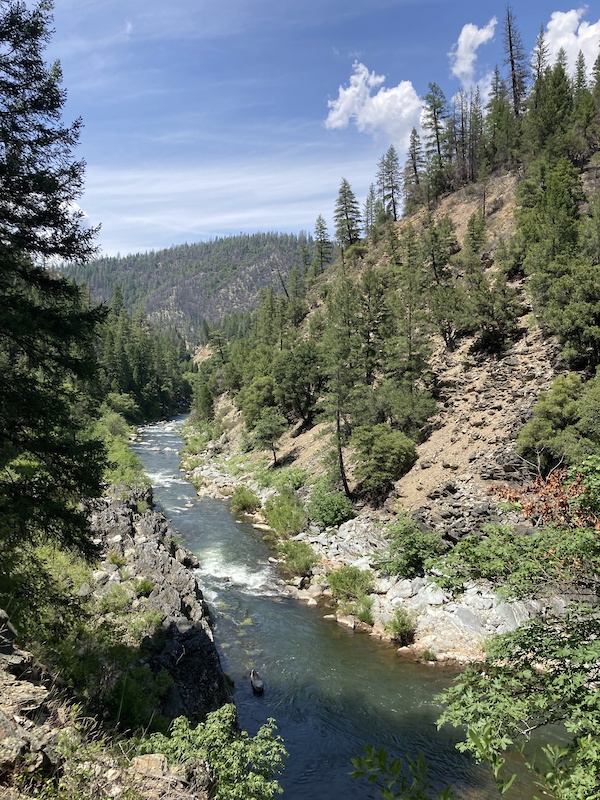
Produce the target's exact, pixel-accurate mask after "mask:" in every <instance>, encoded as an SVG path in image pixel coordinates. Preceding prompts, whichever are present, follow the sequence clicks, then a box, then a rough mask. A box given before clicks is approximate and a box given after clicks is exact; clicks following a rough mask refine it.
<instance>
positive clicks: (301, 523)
mask: <svg viewBox="0 0 600 800" xmlns="http://www.w3.org/2000/svg"><path fill="white" fill-rule="evenodd" d="M264 514H265V519H266V520H267V524H268V525H269V527H271V528H273V530H274V531H275V532H276V533H278V534H279V535H280V536H286V537H287V536H295V535H296V534H298V533H300V532H301V531H303V530H304V529H305V528H306V526H307V524H308V517H307V516H306V512H305V510H304V507H303V505H302V502H301V500H300V498H299V497H297V495H295V494H294V492H293V491H292V490H291V489H284V491H283V492H281V494H277V495H274V496H273V497H269V499H268V500H267V502H266V503H265V505H264Z"/></svg>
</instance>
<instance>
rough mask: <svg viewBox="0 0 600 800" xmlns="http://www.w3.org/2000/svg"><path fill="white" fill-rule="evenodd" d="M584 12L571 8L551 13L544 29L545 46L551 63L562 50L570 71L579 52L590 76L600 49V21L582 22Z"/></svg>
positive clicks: (583, 9)
mask: <svg viewBox="0 0 600 800" xmlns="http://www.w3.org/2000/svg"><path fill="white" fill-rule="evenodd" d="M586 10H587V9H586V8H578V9H574V8H573V9H571V11H554V12H552V15H551V17H550V22H549V23H548V25H547V27H546V44H547V46H548V53H549V56H550V60H551V61H554V59H555V58H556V56H557V54H558V51H559V50H560V48H561V47H562V48H563V49H564V51H565V53H566V54H567V63H568V65H569V69H570V70H571V71H573V70H574V67H575V62H576V60H577V56H578V54H579V51H580V50H581V52H582V53H583V55H584V57H585V63H586V66H587V70H588V75H591V73H592V68H593V66H594V62H595V60H596V58H597V57H598V51H599V49H600V20H597V21H596V22H593V23H590V22H586V21H583V17H584V15H585V13H586Z"/></svg>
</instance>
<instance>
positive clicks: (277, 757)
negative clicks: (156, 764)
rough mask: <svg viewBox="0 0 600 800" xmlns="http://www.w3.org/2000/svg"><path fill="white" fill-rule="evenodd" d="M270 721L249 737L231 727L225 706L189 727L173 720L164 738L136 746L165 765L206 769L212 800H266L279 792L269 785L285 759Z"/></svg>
mask: <svg viewBox="0 0 600 800" xmlns="http://www.w3.org/2000/svg"><path fill="white" fill-rule="evenodd" d="M275 729H276V728H275V720H273V719H269V720H268V721H267V722H266V723H265V724H264V725H263V726H262V727H261V728H260V729H259V730H258V732H257V734H256V736H254V737H250V736H249V735H248V733H247V732H246V731H240V730H239V728H238V726H237V717H236V710H235V706H234V705H232V704H228V705H225V706H222V707H221V708H220V709H218V710H217V711H213V712H212V713H211V714H209V715H208V717H207V719H206V722H204V723H200V724H199V725H197V726H196V727H193V726H192V724H191V723H190V721H189V720H188V719H186V718H185V717H178V718H177V719H176V720H175V721H174V722H173V725H172V727H171V732H170V735H169V736H165V735H164V734H159V733H156V734H153V735H152V736H150V737H149V738H148V739H146V740H144V741H142V742H141V745H140V752H142V753H156V752H159V753H163V754H164V755H165V756H166V757H167V760H168V761H169V763H170V764H181V763H186V764H188V765H190V766H192V765H193V764H196V765H201V764H203V765H204V766H206V765H208V769H209V773H210V775H211V776H212V779H213V781H214V794H211V797H214V800H270V798H272V797H274V795H275V794H276V793H279V794H281V792H282V791H283V790H282V789H281V787H280V785H279V783H278V782H277V780H275V779H274V776H275V775H278V774H279V773H280V772H281V770H282V767H283V759H284V757H285V756H286V755H287V752H286V750H285V747H284V745H283V741H282V739H281V737H280V736H277V735H275V733H274V731H275Z"/></svg>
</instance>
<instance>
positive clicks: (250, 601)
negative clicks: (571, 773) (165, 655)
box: [133, 417, 532, 800]
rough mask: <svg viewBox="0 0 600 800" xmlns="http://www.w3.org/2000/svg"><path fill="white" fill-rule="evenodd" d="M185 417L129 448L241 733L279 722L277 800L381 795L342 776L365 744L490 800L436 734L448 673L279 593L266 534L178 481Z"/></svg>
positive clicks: (488, 790) (480, 778) (472, 769)
mask: <svg viewBox="0 0 600 800" xmlns="http://www.w3.org/2000/svg"><path fill="white" fill-rule="evenodd" d="M183 420H184V418H183V417H181V418H178V419H176V420H174V421H172V422H170V423H159V424H155V425H151V426H148V427H146V428H144V429H143V432H142V435H141V438H140V440H139V441H138V442H136V444H135V445H134V447H133V449H134V450H135V452H136V453H137V454H138V455H139V456H140V458H141V459H142V462H143V464H144V467H145V469H146V471H147V473H148V475H149V477H150V479H151V481H152V485H153V487H154V497H155V500H156V503H157V505H158V506H159V508H161V509H162V510H163V511H164V513H165V514H166V516H167V517H168V518H169V519H170V520H171V522H172V525H173V527H174V528H175V530H176V532H177V533H179V534H180V535H181V536H182V537H183V539H184V542H185V546H186V547H187V548H188V549H189V550H191V551H193V552H194V553H195V554H196V555H197V556H198V558H199V560H200V563H201V567H200V569H199V570H198V572H199V575H198V579H199V583H200V585H201V587H202V590H203V592H204V595H205V598H206V600H207V601H208V603H209V605H210V606H211V607H212V609H214V616H215V640H216V643H217V646H218V648H219V652H220V655H221V660H222V663H223V668H224V670H225V671H226V672H227V674H228V675H229V676H230V678H231V679H232V680H233V681H234V686H235V688H234V700H235V704H236V706H237V709H238V714H239V718H240V723H241V725H242V727H243V728H244V729H245V730H247V731H248V732H249V733H250V734H252V735H253V734H254V733H256V731H257V729H258V728H259V727H260V726H261V725H262V724H263V723H264V722H265V721H266V720H267V719H268V718H269V717H274V718H275V719H276V721H277V727H278V732H279V734H280V735H281V736H282V737H283V739H284V741H285V745H286V749H287V750H288V752H289V758H288V759H287V763H286V769H285V772H284V774H283V775H282V777H281V779H280V782H281V784H282V786H283V788H284V795H283V797H284V800H308V798H321V797H322V798H327V799H328V800H342V798H343V799H344V800H366V798H371V797H373V798H374V797H378V796H379V794H378V792H377V791H376V789H374V788H373V787H372V786H370V785H369V784H367V783H366V782H364V781H359V780H357V779H354V778H351V777H350V775H349V773H350V771H351V769H352V765H351V763H350V758H351V757H352V756H356V755H359V754H361V753H362V752H363V749H364V746H365V745H367V744H372V745H375V746H376V747H380V746H384V747H385V748H386V749H387V752H388V754H389V755H390V756H391V757H394V758H397V757H402V756H405V755H412V756H416V755H417V754H418V753H423V754H424V755H425V756H426V758H427V760H428V762H429V765H430V777H431V779H432V784H433V785H434V786H435V787H437V788H442V787H443V786H445V785H450V786H451V787H452V788H453V790H454V792H455V796H456V797H457V798H462V799H463V800H475V798H477V799H478V800H491V799H492V798H497V797H498V794H497V793H496V791H495V789H494V788H493V785H492V783H491V781H490V778H489V775H488V772H487V770H486V769H484V768H483V767H480V766H478V765H477V764H475V763H474V762H473V761H472V760H471V759H469V758H467V757H466V756H465V755H463V754H461V753H459V752H458V751H457V750H456V749H455V747H454V744H455V741H456V738H455V734H454V732H453V731H452V730H448V731H446V730H443V731H441V732H440V731H438V730H437V728H436V725H435V721H436V719H437V717H438V716H439V713H440V708H439V706H438V705H437V704H436V702H435V700H434V696H435V695H436V694H437V693H438V692H440V691H442V690H443V689H444V688H445V687H446V686H448V685H449V683H450V682H451V680H452V678H453V673H452V671H450V670H449V669H448V668H443V667H441V666H439V665H436V666H428V665H423V664H415V663H412V662H410V661H406V660H403V659H400V658H399V657H398V656H397V655H396V652H395V649H394V648H393V647H391V646H390V645H387V644H383V643H380V642H377V641H374V640H373V639H372V638H370V637H369V636H368V635H365V634H363V633H354V632H352V631H349V630H347V629H345V628H342V627H340V626H338V625H337V624H336V623H335V622H334V621H332V620H325V619H323V614H324V612H323V611H322V610H319V608H310V607H307V606H305V605H304V604H301V603H299V602H298V601H295V600H291V599H289V598H285V597H282V596H281V594H280V589H279V588H278V583H277V581H278V579H279V576H278V575H277V572H276V570H275V568H274V567H273V566H272V565H271V564H270V563H269V561H268V558H269V551H268V549H267V547H266V545H265V543H264V541H263V539H262V535H261V534H260V533H259V532H258V531H256V530H255V529H254V528H253V527H252V526H251V525H249V524H246V523H238V522H236V521H235V520H234V519H233V517H232V516H231V514H230V513H229V511H228V507H227V504H226V503H225V502H224V501H221V500H214V499H211V498H202V499H200V498H197V496H196V492H195V490H194V488H193V486H192V485H191V484H190V483H188V482H187V481H186V480H185V476H184V474H183V473H182V472H181V471H180V468H179V452H178V451H179V450H180V448H181V446H182V441H181V438H180V435H179V431H180V427H181V425H182V423H183ZM251 668H255V669H257V670H258V672H259V673H260V674H261V676H262V677H263V679H264V681H265V693H264V695H262V696H256V695H254V694H253V692H252V690H251V687H250V683H249V680H248V673H249V670H250V669H251ZM510 797H511V798H513V800H516V798H519V800H527V798H531V797H532V793H531V791H528V790H527V791H525V790H524V789H522V790H521V791H519V790H517V793H514V792H511V794H510Z"/></svg>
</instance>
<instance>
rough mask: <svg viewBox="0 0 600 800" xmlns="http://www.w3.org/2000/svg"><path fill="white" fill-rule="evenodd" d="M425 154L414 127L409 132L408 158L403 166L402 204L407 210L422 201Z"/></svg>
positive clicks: (410, 209) (415, 206)
mask: <svg viewBox="0 0 600 800" xmlns="http://www.w3.org/2000/svg"><path fill="white" fill-rule="evenodd" d="M424 172H425V155H424V153H423V145H422V143H421V137H420V136H419V133H418V131H417V129H416V128H413V129H412V131H411V134H410V141H409V145H408V159H407V161H406V164H405V166H404V204H405V208H406V210H407V211H413V210H414V209H416V208H417V207H418V206H419V205H421V203H422V202H423V199H424V198H423V186H422V183H423V178H424Z"/></svg>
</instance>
